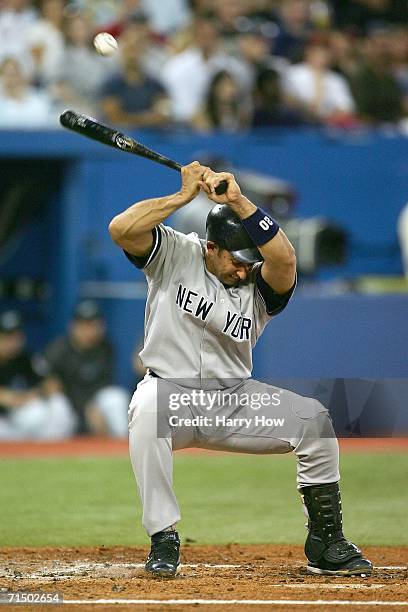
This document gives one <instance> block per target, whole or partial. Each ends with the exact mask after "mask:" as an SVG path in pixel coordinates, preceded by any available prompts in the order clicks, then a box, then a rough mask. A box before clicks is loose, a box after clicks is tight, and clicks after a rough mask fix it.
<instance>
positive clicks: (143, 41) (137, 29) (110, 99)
mask: <svg viewBox="0 0 408 612" xmlns="http://www.w3.org/2000/svg"><path fill="white" fill-rule="evenodd" d="M120 43H121V61H122V71H121V72H120V73H119V74H117V75H115V76H113V77H111V78H110V79H109V80H108V81H107V82H106V83H105V85H104V86H103V87H102V90H101V92H100V100H101V110H102V113H103V115H104V116H105V117H106V119H107V120H108V121H110V122H111V123H114V124H117V125H120V126H123V127H127V128H155V127H162V126H165V125H168V124H169V120H170V117H169V114H170V105H169V101H168V98H167V94H166V90H165V89H164V87H163V86H162V85H161V84H160V83H159V82H158V81H157V80H156V79H154V78H152V77H150V76H149V75H148V74H147V73H146V72H145V70H144V68H143V65H142V62H146V63H148V61H149V59H151V58H152V55H150V56H149V51H150V43H149V39H148V36H147V30H146V27H145V26H144V25H143V24H142V25H141V24H140V23H139V24H138V23H137V22H133V23H130V24H129V25H128V27H127V28H126V29H125V31H124V32H123V34H122V36H121V38H120Z"/></svg>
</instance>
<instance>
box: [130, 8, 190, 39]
mask: <svg viewBox="0 0 408 612" xmlns="http://www.w3.org/2000/svg"><path fill="white" fill-rule="evenodd" d="M141 8H142V10H143V11H144V13H145V14H146V15H147V17H148V19H149V23H150V27H151V28H152V30H153V31H154V32H156V33H158V34H161V35H164V36H168V35H171V34H172V33H174V32H176V31H177V30H179V29H180V28H183V27H185V25H186V24H187V23H188V21H189V19H190V11H189V8H188V2H187V0H166V1H165V2H163V0H141Z"/></svg>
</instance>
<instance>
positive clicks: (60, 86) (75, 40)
mask: <svg viewBox="0 0 408 612" xmlns="http://www.w3.org/2000/svg"><path fill="white" fill-rule="evenodd" d="M64 30H65V37H66V50H65V55H64V57H63V60H62V61H61V62H60V65H59V67H58V73H57V77H56V80H55V83H54V84H53V86H52V93H53V95H54V98H55V102H56V104H58V105H59V107H60V109H61V110H62V108H63V107H65V108H66V107H73V108H75V109H76V110H78V111H80V112H84V113H88V114H95V113H96V110H97V108H98V95H99V91H100V89H101V87H102V84H103V83H104V82H105V80H106V79H107V77H108V76H109V75H110V74H113V73H114V72H115V70H117V61H116V60H115V59H114V58H109V57H101V56H100V55H98V54H97V53H96V52H95V49H94V48H93V46H92V36H91V24H90V23H89V21H88V19H87V18H86V17H85V15H82V14H79V13H73V14H71V15H68V16H67V19H66V21H65V28H64Z"/></svg>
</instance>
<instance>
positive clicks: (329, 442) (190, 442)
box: [109, 162, 372, 578]
mask: <svg viewBox="0 0 408 612" xmlns="http://www.w3.org/2000/svg"><path fill="white" fill-rule="evenodd" d="M221 181H226V182H227V191H226V193H225V194H223V195H217V194H216V188H217V186H218V185H219V184H220V182H221ZM200 190H202V191H203V192H205V193H206V194H207V196H208V198H210V199H211V200H212V201H213V202H214V203H215V206H214V207H213V208H212V209H211V211H210V213H209V215H208V219H207V240H200V239H199V237H198V236H197V235H196V234H189V235H185V234H182V233H179V232H176V231H175V230H173V229H172V228H170V227H168V226H166V225H163V222H164V221H165V219H166V218H167V217H168V216H169V215H171V214H172V213H173V212H174V211H176V210H177V209H179V208H181V207H182V206H185V205H187V204H188V203H189V202H191V201H192V200H193V199H194V198H195V197H196V196H197V194H198V193H199V192H200ZM109 231H110V234H111V237H112V239H113V240H114V241H115V242H116V244H118V245H119V246H120V247H121V248H122V249H123V250H124V251H125V254H126V256H127V258H128V259H129V260H130V261H131V262H132V263H133V264H134V265H135V266H137V267H138V268H140V269H142V270H143V272H144V273H145V275H146V278H147V282H148V297H147V304H146V320H145V342H144V347H143V350H142V351H141V353H140V357H141V360H142V362H143V364H144V365H145V366H146V368H147V374H146V376H145V377H144V379H143V380H142V381H141V382H140V383H139V384H138V386H137V389H136V391H135V393H134V395H133V398H132V400H131V403H130V407H129V441H130V442H129V446H130V456H131V462H132V467H133V471H134V474H135V478H136V482H137V487H138V491H139V494H140V497H141V501H142V505H143V525H144V527H145V529H146V531H147V533H148V534H149V535H150V536H151V551H150V554H149V556H148V559H147V562H146V565H145V569H146V571H147V572H149V573H150V574H152V575H153V576H155V577H165V578H173V577H174V576H175V575H176V573H177V570H178V567H179V564H180V552H179V549H180V540H179V536H178V533H177V531H176V527H177V523H178V521H179V520H180V511H179V507H178V504H177V500H176V497H175V494H174V492H173V486H172V471H173V458H172V451H173V450H176V449H180V448H187V447H200V448H210V449H219V450H229V451H235V452H244V453H263V454H265V453H287V452H290V451H293V452H294V453H295V454H296V457H297V483H298V489H299V491H300V493H301V496H302V501H303V504H304V509H305V512H306V515H307V517H308V525H307V526H308V536H307V540H306V544H305V554H306V557H307V559H308V565H307V569H308V571H309V572H313V573H318V574H329V575H358V574H370V573H371V569H372V565H371V562H370V561H368V560H367V559H364V558H363V556H362V554H361V551H360V550H359V549H358V548H357V547H356V546H355V545H354V544H352V543H351V542H349V541H347V540H346V539H345V537H344V535H343V531H342V513H341V500H340V492H339V486H338V481H339V479H340V475H339V462H338V444H337V440H336V437H335V434H334V431H333V428H332V424H331V420H330V417H329V414H328V411H327V410H326V409H325V408H324V407H323V406H322V405H321V404H320V403H319V402H318V401H317V400H314V399H311V398H304V397H301V396H299V395H296V394H295V393H292V392H290V391H287V390H285V389H278V388H276V387H273V386H271V385H268V384H265V383H261V382H259V381H256V380H253V379H252V378H251V370H252V357H251V354H252V348H253V347H254V345H255V344H256V341H257V340H258V338H259V336H260V335H261V334H262V331H263V329H264V328H265V325H266V324H267V323H268V322H269V321H270V320H271V319H272V318H273V317H274V316H276V315H277V314H278V313H280V312H281V311H282V310H283V309H284V308H285V307H286V305H287V303H288V301H289V299H290V297H291V296H292V293H293V291H294V288H295V284H296V258H295V253H294V249H293V247H292V245H291V244H290V242H289V240H288V238H287V237H286V235H285V233H284V232H283V231H282V229H280V228H279V226H278V224H277V223H276V221H275V220H274V219H272V218H271V217H270V216H269V215H268V214H267V213H265V212H264V211H263V210H262V209H260V208H257V206H256V205H255V204H253V203H252V202H250V201H249V200H248V199H247V198H246V197H245V196H244V195H243V194H242V193H241V190H240V187H239V185H238V184H237V182H236V181H235V179H234V176H233V175H232V174H229V173H224V172H220V173H215V172H213V171H212V170H211V169H210V168H207V167H205V166H201V165H200V164H199V163H198V162H193V163H191V164H189V165H188V166H185V167H183V169H182V185H181V188H180V191H178V192H177V193H175V194H173V195H168V196H165V197H161V198H154V199H149V200H145V201H142V202H139V203H136V204H134V205H133V206H131V207H130V208H128V209H127V210H125V211H124V212H122V213H121V214H119V215H117V216H116V217H115V218H114V219H113V220H112V221H111V223H110V225H109Z"/></svg>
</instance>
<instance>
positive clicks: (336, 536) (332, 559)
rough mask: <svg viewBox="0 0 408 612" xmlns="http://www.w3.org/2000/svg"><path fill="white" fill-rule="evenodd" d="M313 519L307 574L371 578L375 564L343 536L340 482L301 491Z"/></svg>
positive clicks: (309, 528) (307, 549)
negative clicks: (364, 576)
mask: <svg viewBox="0 0 408 612" xmlns="http://www.w3.org/2000/svg"><path fill="white" fill-rule="evenodd" d="M300 492H301V494H302V498H303V503H304V505H305V506H306V509H307V513H308V516H309V521H308V525H307V527H308V530H309V533H308V536H307V539H306V544H305V554H306V557H307V559H308V561H309V563H308V565H307V571H308V572H309V573H312V574H325V575H329V576H361V575H363V574H364V575H366V576H369V575H370V574H371V572H372V570H373V566H372V563H371V561H369V560H368V559H364V557H363V555H362V553H361V550H360V549H359V548H357V546H355V545H354V544H353V543H352V542H349V541H347V540H346V538H345V537H344V535H343V524H342V511H341V498H340V491H339V485H338V484H337V483H333V484H327V485H314V486H311V487H304V488H302V489H301V490H300Z"/></svg>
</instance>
